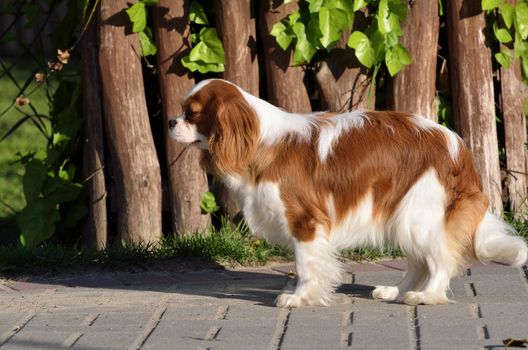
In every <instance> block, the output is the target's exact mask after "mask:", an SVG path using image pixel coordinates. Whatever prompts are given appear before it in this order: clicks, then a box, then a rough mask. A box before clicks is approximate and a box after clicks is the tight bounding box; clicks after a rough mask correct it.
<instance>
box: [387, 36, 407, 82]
mask: <svg viewBox="0 0 528 350" xmlns="http://www.w3.org/2000/svg"><path fill="white" fill-rule="evenodd" d="M410 63H411V55H410V54H409V52H408V51H407V50H406V49H405V48H404V47H403V46H401V45H400V44H398V45H396V46H395V47H393V48H391V49H388V50H387V52H386V53H385V64H386V65H387V69H388V70H389V74H390V75H391V76H392V77H393V76H394V75H396V73H398V72H399V71H401V70H402V68H403V66H404V65H406V64H410Z"/></svg>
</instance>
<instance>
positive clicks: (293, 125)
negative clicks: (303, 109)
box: [240, 90, 321, 145]
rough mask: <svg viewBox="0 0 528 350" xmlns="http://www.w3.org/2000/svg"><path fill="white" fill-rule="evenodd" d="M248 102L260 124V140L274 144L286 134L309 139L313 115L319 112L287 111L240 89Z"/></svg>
mask: <svg viewBox="0 0 528 350" xmlns="http://www.w3.org/2000/svg"><path fill="white" fill-rule="evenodd" d="M240 92H241V93H242V95H243V96H244V98H245V99H246V101H247V102H248V104H249V105H250V106H251V107H252V108H253V109H254V110H255V112H256V114H257V117H258V118H259V124H260V141H261V142H262V143H264V144H266V145H274V144H276V143H277V142H279V141H280V140H281V139H282V138H284V137H285V136H287V135H292V136H296V137H299V138H300V139H302V140H306V141H308V140H310V137H311V135H312V131H313V128H314V126H315V117H316V116H317V115H319V114H321V113H313V114H296V113H288V112H286V111H284V110H282V109H280V108H278V107H275V106H274V105H272V104H271V103H268V102H267V101H264V100H262V99H260V98H258V97H255V96H253V95H251V94H249V93H247V92H245V91H243V90H240Z"/></svg>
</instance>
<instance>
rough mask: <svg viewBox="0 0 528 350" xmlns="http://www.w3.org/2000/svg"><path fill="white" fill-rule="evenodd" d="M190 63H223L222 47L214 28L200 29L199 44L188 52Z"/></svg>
mask: <svg viewBox="0 0 528 350" xmlns="http://www.w3.org/2000/svg"><path fill="white" fill-rule="evenodd" d="M190 60H191V61H194V62H196V61H203V62H205V63H215V64H223V63H224V46H223V45H222V42H221V41H220V39H219V38H218V35H217V33H216V29H215V28H202V30H201V31H200V42H199V43H198V44H196V46H195V47H193V49H192V50H191V52H190Z"/></svg>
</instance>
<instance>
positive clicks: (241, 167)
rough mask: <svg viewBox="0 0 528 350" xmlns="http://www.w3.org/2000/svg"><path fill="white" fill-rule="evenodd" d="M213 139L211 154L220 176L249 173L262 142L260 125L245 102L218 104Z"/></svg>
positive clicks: (211, 137) (235, 99)
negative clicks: (258, 145) (255, 153)
mask: <svg viewBox="0 0 528 350" xmlns="http://www.w3.org/2000/svg"><path fill="white" fill-rule="evenodd" d="M215 110H216V115H215V117H214V122H213V125H212V130H211V136H210V138H209V152H210V153H211V156H212V157H213V160H214V163H215V168H216V171H217V172H218V174H226V173H239V174H240V173H243V172H244V171H245V170H247V169H248V166H249V163H250V161H251V158H252V156H253V154H254V152H255V149H256V147H257V143H258V138H259V133H260V131H259V121H258V118H257V116H256V114H255V111H254V110H253V108H252V107H251V106H250V105H249V104H248V103H247V102H246V100H244V99H243V98H238V97H237V98H230V99H229V100H227V101H225V100H224V101H221V102H219V103H218V104H217V106H216V108H215Z"/></svg>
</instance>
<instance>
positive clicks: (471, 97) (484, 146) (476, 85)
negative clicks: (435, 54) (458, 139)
mask: <svg viewBox="0 0 528 350" xmlns="http://www.w3.org/2000/svg"><path fill="white" fill-rule="evenodd" d="M446 2H447V35H448V49H449V71H450V81H451V91H452V96H453V111H454V118H455V126H456V129H457V131H458V132H459V133H460V135H461V136H462V138H463V139H464V141H465V142H466V144H467V145H468V146H469V148H470V149H471V151H472V152H473V156H474V159H475V164H476V168H477V171H478V172H479V173H480V174H481V177H482V183H483V187H484V193H485V194H486V195H487V196H488V198H489V200H490V206H491V208H492V210H493V211H494V212H495V213H500V212H501V211H502V199H501V177H500V169H499V151H498V141H497V127H496V124H495V98H494V93H493V77H492V68H491V59H492V56H491V52H490V50H489V48H488V47H487V46H486V37H485V34H484V31H485V28H486V21H485V18H484V14H483V13H482V11H481V7H480V2H479V1H464V0H449V1H446Z"/></svg>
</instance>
